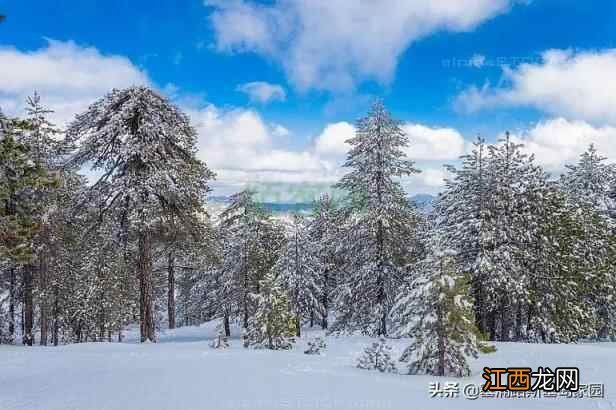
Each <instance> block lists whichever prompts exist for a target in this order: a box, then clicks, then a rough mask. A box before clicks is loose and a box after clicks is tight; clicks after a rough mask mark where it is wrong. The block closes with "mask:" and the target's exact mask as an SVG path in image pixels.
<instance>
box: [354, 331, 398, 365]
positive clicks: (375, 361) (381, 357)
mask: <svg viewBox="0 0 616 410" xmlns="http://www.w3.org/2000/svg"><path fill="white" fill-rule="evenodd" d="M357 367H358V368H360V369H365V370H378V371H380V372H381V373H396V372H397V371H398V370H397V369H396V364H395V363H394V361H393V360H392V358H391V346H389V345H388V344H387V340H386V339H385V337H383V336H381V337H379V339H378V340H376V341H374V342H372V344H371V345H370V346H368V347H366V349H365V350H364V353H363V354H362V355H361V356H360V357H359V358H358V359H357Z"/></svg>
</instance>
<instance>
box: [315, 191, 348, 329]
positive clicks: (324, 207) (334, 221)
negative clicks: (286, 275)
mask: <svg viewBox="0 0 616 410" xmlns="http://www.w3.org/2000/svg"><path fill="white" fill-rule="evenodd" d="M342 222H343V218H342V215H341V213H340V211H339V210H338V209H337V208H336V206H335V205H334V201H333V199H332V197H331V196H330V195H329V194H323V195H321V196H320V197H319V199H318V200H317V201H315V203H314V207H313V211H312V215H311V218H310V220H309V221H308V240H309V241H310V246H311V248H312V254H313V255H314V256H315V258H314V259H313V262H314V263H315V270H316V274H317V275H318V276H319V283H320V285H321V295H320V298H319V299H320V306H321V309H322V311H321V314H322V316H321V327H322V328H323V329H327V326H328V316H329V310H330V306H331V303H332V298H333V295H334V290H335V289H336V286H337V277H338V276H339V271H340V266H341V261H340V257H339V255H338V245H337V240H338V239H339V237H338V234H339V231H340V225H342Z"/></svg>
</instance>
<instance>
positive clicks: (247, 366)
mask: <svg viewBox="0 0 616 410" xmlns="http://www.w3.org/2000/svg"><path fill="white" fill-rule="evenodd" d="M306 333H307V334H306V335H305V336H304V337H302V339H301V340H300V341H299V342H298V344H297V345H296V347H295V348H294V349H293V350H292V351H265V350H252V349H244V348H243V347H242V346H241V343H240V341H239V339H238V338H237V333H236V334H235V335H234V336H235V337H234V338H232V340H231V344H232V346H231V348H229V349H226V350H215V349H211V348H210V347H209V346H208V342H209V340H208V339H210V338H212V337H213V335H214V325H213V324H212V323H207V324H205V325H203V326H200V327H191V328H181V329H177V330H175V331H166V332H164V333H162V334H161V335H160V343H157V344H144V345H141V344H138V343H136V341H135V335H134V333H132V334H130V335H129V336H130V337H129V338H128V339H127V341H126V342H125V343H121V344H120V343H84V344H78V345H77V344H76V345H68V346H61V347H56V348H54V347H46V348H43V347H33V348H25V347H22V346H6V345H0V409H1V410H103V409H104V410H112V409H113V410H116V409H117V410H140V409H144V410H193V409H194V410H210V409H211V410H224V409H262V410H276V409H363V410H368V409H378V410H381V409H396V410H397V409H400V410H402V409H404V410H412V409H417V410H422V409H441V408H443V409H446V408H452V409H488V408H489V409H509V408H512V409H614V408H615V407H616V405H615V404H614V402H613V400H612V399H610V398H611V397H614V396H612V393H613V392H614V391H616V390H614V389H616V374H615V372H614V369H616V343H614V344H612V343H599V344H578V345H537V344H521V343H499V344H497V347H498V352H496V353H493V354H490V355H484V356H481V357H480V358H479V359H478V360H476V361H475V362H474V363H473V370H474V374H473V376H472V377H470V378H466V379H458V380H455V379H452V378H438V377H431V376H409V375H403V374H402V375H396V374H380V373H378V372H375V371H367V370H361V369H357V368H355V367H354V363H355V358H356V357H357V356H358V355H359V354H360V353H361V352H362V351H363V349H364V348H365V346H366V345H368V343H370V339H368V338H364V337H339V338H336V337H327V344H328V347H327V350H326V352H325V354H324V355H322V356H315V355H305V354H303V350H304V347H305V345H306V341H307V339H308V338H310V337H312V336H315V335H317V334H321V333H320V332H316V331H315V332H306ZM404 343H405V342H404V341H403V340H394V341H391V344H392V345H393V347H394V350H395V352H394V353H395V354H397V353H398V352H399V351H400V350H401V349H402V347H403V345H404ZM483 366H491V367H519V366H528V367H531V368H533V369H536V368H537V367H538V366H550V367H551V368H552V369H554V368H555V367H559V366H560V367H563V366H577V367H579V368H580V382H581V383H603V384H604V385H605V389H606V391H605V396H606V397H605V398H604V399H588V398H586V399H572V398H564V397H561V398H541V399H520V398H517V399H504V398H500V399H496V398H479V399H477V400H468V399H465V398H463V397H459V398H431V397H430V394H429V384H430V383H431V382H436V381H440V382H441V383H445V382H447V381H459V382H460V385H461V386H464V385H465V384H468V383H475V384H478V385H480V384H483V381H482V378H481V369H482V368H483ZM614 394H616V393H614Z"/></svg>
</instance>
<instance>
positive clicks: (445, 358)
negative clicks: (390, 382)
mask: <svg viewBox="0 0 616 410" xmlns="http://www.w3.org/2000/svg"><path fill="white" fill-rule="evenodd" d="M432 235H433V237H432V238H431V239H430V242H431V246H430V247H429V253H428V255H427V256H426V258H425V259H423V260H421V261H420V262H418V263H417V264H416V266H415V268H414V271H415V277H414V280H413V282H412V284H411V285H410V289H409V290H408V291H407V292H406V293H405V294H403V295H402V296H401V297H400V298H399V299H398V301H397V303H396V306H395V308H394V310H393V314H394V316H395V318H396V321H397V323H398V325H399V326H398V330H397V333H398V334H399V335H401V336H409V337H411V338H413V342H412V343H411V345H410V346H409V347H407V348H406V349H405V350H404V352H403V353H402V356H401V358H400V361H402V362H407V363H409V373H411V374H431V375H435V376H456V377H464V376H468V375H469V374H470V368H469V366H468V362H467V357H469V356H472V357H477V353H478V351H479V350H480V348H481V346H480V341H479V336H478V335H479V333H478V330H477V329H476V327H475V324H474V321H473V314H472V304H471V302H470V297H469V295H468V291H469V289H468V276H467V275H464V274H462V273H460V272H459V271H458V270H457V269H456V263H455V259H454V257H453V256H454V253H453V251H451V250H448V249H446V248H444V247H443V245H442V243H440V241H441V240H440V239H439V236H438V234H437V233H436V232H433V233H432Z"/></svg>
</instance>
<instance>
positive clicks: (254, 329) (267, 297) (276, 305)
mask: <svg viewBox="0 0 616 410" xmlns="http://www.w3.org/2000/svg"><path fill="white" fill-rule="evenodd" d="M260 288H261V292H260V293H259V294H251V297H252V298H253V299H254V300H255V302H256V310H255V314H254V317H253V318H252V319H251V320H250V321H249V322H248V327H247V328H246V329H245V333H244V346H245V347H248V346H253V347H256V348H266V349H272V350H280V349H290V348H291V347H292V346H293V343H294V342H295V340H294V338H293V336H294V334H295V323H296V319H295V317H294V315H293V313H292V309H291V304H290V302H289V298H288V297H287V294H286V291H285V290H284V287H283V284H282V281H281V280H280V277H279V276H277V275H276V274H275V273H274V271H271V272H269V273H268V274H267V275H266V276H265V278H264V279H263V280H262V281H261V286H260Z"/></svg>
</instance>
